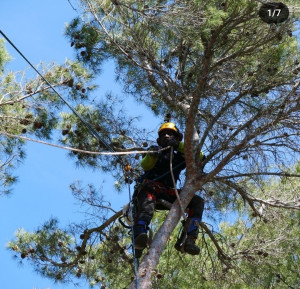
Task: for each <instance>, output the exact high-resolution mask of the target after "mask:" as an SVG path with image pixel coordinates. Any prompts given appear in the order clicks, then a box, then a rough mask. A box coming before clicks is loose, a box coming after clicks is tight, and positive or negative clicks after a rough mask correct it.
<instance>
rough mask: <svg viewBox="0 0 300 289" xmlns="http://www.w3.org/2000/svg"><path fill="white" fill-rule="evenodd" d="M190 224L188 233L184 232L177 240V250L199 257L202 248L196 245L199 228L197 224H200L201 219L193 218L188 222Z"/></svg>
mask: <svg viewBox="0 0 300 289" xmlns="http://www.w3.org/2000/svg"><path fill="white" fill-rule="evenodd" d="M187 222H189V224H190V225H189V229H188V232H187V233H186V232H184V231H183V232H182V233H181V236H180V238H179V239H178V240H177V242H176V244H175V249H176V250H177V251H180V252H182V253H183V252H186V253H188V254H190V255H199V254H200V248H199V247H198V246H196V245H195V241H196V239H197V237H198V232H199V230H198V227H197V226H196V222H200V219H199V218H193V219H189V218H188V220H187Z"/></svg>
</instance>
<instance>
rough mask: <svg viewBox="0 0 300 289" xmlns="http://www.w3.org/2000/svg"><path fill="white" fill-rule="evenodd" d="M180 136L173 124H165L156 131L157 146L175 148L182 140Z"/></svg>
mask: <svg viewBox="0 0 300 289" xmlns="http://www.w3.org/2000/svg"><path fill="white" fill-rule="evenodd" d="M182 137H183V136H182V134H181V133H180V131H179V129H178V128H177V127H176V125H175V124H174V123H173V122H165V123H163V124H162V125H161V126H160V128H159V129H158V139H157V143H158V145H160V146H162V147H167V146H172V147H174V148H177V147H178V145H179V143H180V141H181V140H182Z"/></svg>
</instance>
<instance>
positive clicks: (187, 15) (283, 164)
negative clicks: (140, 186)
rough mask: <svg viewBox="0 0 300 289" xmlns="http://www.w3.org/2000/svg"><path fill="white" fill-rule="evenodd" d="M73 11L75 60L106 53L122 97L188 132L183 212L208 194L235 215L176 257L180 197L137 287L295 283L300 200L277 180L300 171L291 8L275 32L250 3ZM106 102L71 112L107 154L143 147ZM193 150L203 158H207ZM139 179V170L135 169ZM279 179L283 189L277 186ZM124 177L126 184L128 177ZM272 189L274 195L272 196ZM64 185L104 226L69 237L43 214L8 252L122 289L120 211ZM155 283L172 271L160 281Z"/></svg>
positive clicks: (124, 260)
mask: <svg viewBox="0 0 300 289" xmlns="http://www.w3.org/2000/svg"><path fill="white" fill-rule="evenodd" d="M286 2H287V3H286V4H288V5H290V6H293V5H295V3H296V1H286ZM81 4H82V6H83V10H82V11H83V12H82V13H83V14H82V17H80V18H76V19H74V20H73V22H72V23H71V24H70V25H69V27H68V28H67V31H66V34H67V36H68V37H69V38H70V41H71V45H72V46H73V47H74V48H75V49H76V51H77V55H78V60H80V61H82V62H83V63H84V64H85V65H86V67H87V68H88V69H90V70H91V71H93V72H94V73H98V72H100V71H101V65H102V64H103V62H104V61H105V60H106V59H108V58H111V59H113V60H114V61H115V62H116V65H117V69H116V71H118V75H117V79H118V80H119V81H120V83H121V84H122V85H123V87H124V91H125V92H126V93H128V94H131V95H132V96H133V97H134V98H135V99H136V101H138V102H142V103H144V104H146V105H147V106H148V107H149V108H151V109H152V111H153V112H154V114H155V115H157V116H158V117H161V118H162V117H163V115H165V113H167V112H169V113H171V114H172V116H173V117H174V118H175V119H176V120H177V121H178V122H179V124H180V126H181V128H182V129H183V130H184V142H185V159H186V164H187V169H186V175H185V177H184V178H183V182H184V185H183V188H182V191H181V199H182V206H183V207H186V206H187V205H188V203H189V201H190V200H191V198H192V197H193V195H194V194H195V193H196V192H198V191H203V194H204V196H205V199H206V201H207V212H208V213H209V214H210V215H211V216H215V215H217V214H220V213H221V212H224V211H227V212H231V213H234V212H235V213H239V214H240V216H241V217H240V218H239V219H237V221H236V223H235V224H234V225H231V226H230V225H229V224H226V223H224V224H222V226H221V228H220V230H219V232H218V233H215V232H214V230H213V229H211V228H210V227H209V226H207V225H206V224H204V223H202V224H200V227H201V230H202V232H203V236H202V239H201V240H199V242H200V243H201V245H202V246H201V250H202V252H201V256H202V257H201V258H200V259H199V260H198V259H196V258H194V259H191V258H190V257H187V256H185V255H184V256H183V257H182V256H180V255H178V254H177V255H176V254H175V257H173V255H174V249H171V247H172V245H173V243H172V242H173V239H172V238H174V234H173V235H171V234H172V232H173V231H174V229H175V227H176V225H177V224H178V222H179V220H180V216H181V212H180V207H179V204H178V202H175V203H174V205H173V206H172V208H171V210H170V212H169V213H168V215H167V216H166V217H165V218H164V220H163V222H162V224H161V222H160V223H159V225H158V224H157V226H156V227H155V229H156V230H155V231H156V234H155V236H154V238H153V241H152V243H151V246H150V248H149V250H148V252H147V254H145V255H144V257H143V259H142V260H141V264H140V266H139V272H138V277H139V278H138V284H139V288H156V287H155V286H156V285H155V284H156V283H155V282H157V284H158V285H157V288H159V286H161V285H159V282H165V283H163V284H164V286H162V288H173V287H171V285H170V284H176V286H177V287H178V286H179V287H178V288H188V287H189V288H195V287H194V286H195V282H196V281H195V280H197V282H199V288H213V287H214V288H215V287H219V288H259V286H261V288H263V287H264V286H271V285H272V284H274V282H276V284H277V283H278V284H279V285H278V286H286V284H289V286H297V282H298V281H296V280H297V277H298V275H297V273H295V274H292V273H290V272H287V270H286V269H285V268H284V266H285V265H286V264H287V263H288V268H292V272H293V273H294V272H298V271H297V266H298V265H297V258H296V259H295V258H294V256H293V253H292V251H293V252H294V251H295V248H296V246H297V237H296V236H297V235H298V233H299V232H298V231H297V228H295V219H296V220H297V218H299V216H298V215H297V214H296V213H295V211H294V210H299V207H300V204H299V201H298V199H299V192H298V191H297V190H295V189H294V188H287V187H285V191H284V192H286V195H284V194H282V187H281V186H282V185H283V184H287V183H289V184H295V186H296V181H295V178H297V177H299V172H298V171H297V170H296V171H291V170H290V165H291V160H293V161H295V160H297V159H298V156H299V149H298V143H299V96H300V94H299V84H300V79H299V71H300V68H299V60H298V59H299V48H298V43H297V38H296V37H295V36H294V34H293V32H295V31H296V27H297V26H296V21H297V17H298V16H297V15H296V14H292V13H291V15H290V18H289V20H287V21H285V22H283V23H281V24H277V25H275V24H271V25H269V24H266V23H264V22H262V21H261V20H260V19H259V17H257V13H258V10H259V7H260V3H259V2H257V1H251V0H250V1H249V0H247V1H246V0H245V1H237V0H228V1H219V0H216V1H209V2H208V1H201V0H194V1H171V2H170V1H143V2H137V1H131V0H128V1H119V0H114V1H108V0H107V1H101V2H99V1H94V0H82V1H81ZM108 105H109V104H108V103H106V106H104V109H95V108H94V107H92V108H90V107H89V106H85V105H80V106H78V107H77V109H78V110H79V111H80V113H81V114H83V115H84V116H85V117H88V120H89V122H91V123H93V125H97V124H98V123H101V126H100V127H99V131H100V132H101V135H102V136H103V137H104V138H105V139H107V140H108V141H109V142H110V143H111V144H114V145H115V147H116V148H119V149H125V150H126V149H128V148H129V146H130V145H131V144H135V143H137V144H141V140H142V138H141V136H140V135H139V131H138V130H135V129H134V128H133V127H130V129H129V126H128V123H129V122H128V121H129V119H128V117H126V116H124V117H123V119H122V120H119V118H118V117H116V114H114V111H113V107H114V106H112V107H111V108H112V109H110V108H109V106H108ZM91 110H92V111H91ZM116 123H117V124H119V125H115V124H116ZM126 124H127V127H126ZM62 125H63V126H64V127H65V129H67V130H68V132H67V133H65V138H63V139H62V141H63V142H64V144H71V145H73V146H77V147H81V146H82V148H83V149H87V146H92V148H95V147H96V145H97V144H96V143H93V141H92V138H91V139H87V140H85V143H82V141H81V139H82V138H80V134H84V135H86V133H87V131H86V128H85V127H83V126H82V125H81V124H80V122H77V120H76V119H75V118H74V117H73V116H72V115H71V114H67V113H65V114H63V122H62ZM69 129H71V131H72V133H69ZM88 148H90V147H88ZM201 150H202V151H204V152H205V154H206V156H207V157H206V159H205V161H204V162H202V163H201V162H199V159H198V156H199V151H201ZM76 157H77V159H78V162H79V163H80V165H83V166H85V165H89V166H92V167H96V168H102V169H104V170H105V169H106V168H107V165H108V164H109V165H110V166H109V168H110V170H112V171H113V173H114V174H115V175H116V176H117V175H120V171H121V170H122V166H123V164H122V162H120V161H118V160H117V159H113V158H111V157H99V158H97V159H96V160H92V159H91V158H90V156H83V155H77V156H76ZM127 161H129V162H131V164H132V167H135V164H136V163H137V162H136V161H135V160H134V159H133V158H128V159H127ZM204 166H205V172H206V173H207V174H205V175H203V174H202V168H203V167H204ZM138 172H139V168H137V169H136V171H132V174H135V173H138ZM271 177H273V178H271ZM276 178H277V179H276ZM278 178H281V180H282V181H281V182H279V183H276V181H277V182H278ZM283 180H284V182H283ZM272 181H273V182H275V183H274V184H273V183H271V182H272ZM120 182H121V183H122V182H123V183H124V178H123V175H122V177H121V178H120ZM269 187H271V188H273V189H274V188H277V189H276V190H274V191H273V190H272V191H269V190H268V188H269ZM72 190H73V192H74V193H75V195H76V196H77V197H80V196H82V195H84V194H86V195H87V196H90V199H89V203H90V204H91V206H92V207H95V208H96V207H97V206H98V208H100V209H101V210H100V212H98V215H100V216H103V220H104V222H103V225H101V226H99V227H91V225H90V224H85V225H82V226H74V228H73V229H72V230H70V231H66V230H62V229H59V228H58V226H57V222H56V221H54V220H52V221H51V222H49V223H47V224H45V225H43V226H42V227H41V228H40V229H39V230H38V231H37V232H35V233H27V232H20V234H19V235H18V238H17V241H16V242H13V243H12V244H11V248H12V249H13V250H15V251H16V252H18V253H20V254H21V257H22V256H23V257H24V258H27V259H29V260H30V261H31V262H32V264H33V265H34V266H35V268H36V269H37V270H38V271H39V272H41V273H44V274H45V275H46V276H48V277H53V278H55V279H56V280H70V279H71V280H73V279H74V275H75V276H77V277H85V278H87V279H88V280H89V281H90V282H91V284H92V285H93V284H98V285H99V284H100V286H102V287H103V288H104V287H105V286H108V287H109V288H127V287H128V286H129V285H130V283H131V281H132V279H131V277H132V270H133V265H132V262H133V260H132V257H131V255H130V248H129V243H130V240H129V238H128V237H127V236H126V235H125V231H124V230H123V229H122V228H121V227H120V226H119V225H116V224H115V225H114V222H115V220H116V218H117V217H118V216H120V214H121V213H120V212H118V213H115V214H114V217H110V216H111V215H109V214H107V211H106V209H105V205H104V204H103V198H102V196H101V194H100V193H99V192H97V190H95V188H93V187H92V186H90V187H88V188H81V187H80V186H78V185H73V186H72ZM84 192H86V193H84ZM266 192H268V194H269V195H268V194H266ZM278 208H280V209H278ZM291 216H292V218H291ZM279 220H280V222H279ZM296 222H297V221H296ZM279 225H282V226H283V227H279ZM288 229H289V231H287V230H288ZM284 233H286V234H285V235H284ZM99 238H100V241H99ZM168 242H169V243H168ZM109 244H114V245H113V248H110V246H109ZM276 248H277V249H279V252H280V254H279V252H276ZM117 251H119V252H118V253H117V254H116V252H117ZM297 254H298V252H297ZM297 256H298V255H297ZM160 258H161V261H160V263H159V260H160ZM176 258H177V259H176ZM185 258H186V259H185ZM284 258H286V260H285V259H284ZM179 259H180V260H182V259H185V260H182V264H183V265H182V267H181V268H178V267H176V266H177V263H173V260H179ZM284 260H285V261H284ZM41 261H42V262H41ZM277 261H279V262H277ZM276 262H277V264H275V263H276ZM285 262H287V263H285ZM41 264H42V265H41ZM158 264H159V265H158ZM174 264H176V265H174ZM186 264H190V266H189V267H188V270H186V267H187V265H186ZM158 268H159V270H161V271H162V272H164V273H161V272H159V271H158ZM258 268H261V271H259V270H258ZM180 269H182V272H181V271H180ZM172 270H173V271H172ZM199 272H200V273H199ZM154 273H156V274H154ZM168 274H169V275H168ZM162 276H167V278H166V280H165V281H164V278H161V277H162ZM264 276H267V278H265V279H264ZM135 284H136V283H135V281H133V282H132V283H131V285H130V288H135ZM168 284H169V285H168ZM179 284H180V285H179ZM282 284H283V285H282ZM197 286H198V285H197ZM222 286H223V287H222ZM276 286H277V285H276ZM102 287H101V288H102Z"/></svg>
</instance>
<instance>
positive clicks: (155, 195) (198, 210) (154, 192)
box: [135, 180, 204, 225]
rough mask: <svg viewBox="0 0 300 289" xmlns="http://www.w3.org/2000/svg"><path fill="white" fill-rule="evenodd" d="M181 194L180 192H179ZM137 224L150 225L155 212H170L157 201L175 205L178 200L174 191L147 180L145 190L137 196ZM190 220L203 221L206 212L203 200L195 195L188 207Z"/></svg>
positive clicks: (137, 193) (161, 184)
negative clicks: (141, 222) (139, 222)
mask: <svg viewBox="0 0 300 289" xmlns="http://www.w3.org/2000/svg"><path fill="white" fill-rule="evenodd" d="M178 193H179V194H180V191H179V190H178ZM135 198H136V199H135V201H136V206H135V223H136V222H137V221H145V222H146V223H147V224H148V225H149V224H150V222H151V219H152V217H153V215H154V211H155V210H168V208H166V207H165V206H163V205H161V204H157V202H156V201H157V199H162V200H166V201H167V202H169V203H174V202H175V201H176V199H177V197H176V193H175V190H174V189H170V188H167V187H166V186H165V185H164V184H163V183H160V182H152V181H150V180H149V181H148V180H145V181H144V186H143V188H142V189H141V190H140V191H139V192H136V194H135ZM187 209H188V217H189V218H199V219H200V220H201V219H202V214H203V210H204V200H203V198H201V197H199V196H197V195H195V196H194V197H193V198H192V200H191V201H190V203H189V205H188V206H187Z"/></svg>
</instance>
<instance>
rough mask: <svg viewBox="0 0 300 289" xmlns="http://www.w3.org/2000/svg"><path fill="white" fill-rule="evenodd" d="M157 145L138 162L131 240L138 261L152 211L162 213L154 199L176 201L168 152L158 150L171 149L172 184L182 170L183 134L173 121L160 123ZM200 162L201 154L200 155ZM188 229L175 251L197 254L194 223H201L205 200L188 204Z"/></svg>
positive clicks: (145, 240)
mask: <svg viewBox="0 0 300 289" xmlns="http://www.w3.org/2000/svg"><path fill="white" fill-rule="evenodd" d="M158 136H159V137H158V139H157V144H158V146H151V147H150V148H149V150H151V151H155V153H147V154H146V156H145V157H144V158H143V159H142V161H141V166H142V168H143V169H144V171H145V173H144V174H143V175H142V176H141V178H140V180H139V182H138V185H137V186H136V190H135V194H134V202H135V219H134V226H133V231H134V241H135V248H136V250H135V253H136V256H137V258H139V257H140V256H141V254H142V251H143V249H144V248H145V247H146V246H147V242H148V235H147V229H148V225H149V224H150V222H151V219H152V217H153V214H154V210H155V209H158V210H163V209H166V207H164V206H162V205H160V204H157V203H156V200H157V199H163V200H166V201H168V202H169V203H173V202H174V201H175V200H176V199H177V198H176V194H175V189H174V183H173V181H172V176H171V174H170V157H171V152H170V149H166V150H163V151H161V150H160V149H161V148H165V147H168V146H172V147H173V150H174V151H173V159H172V168H173V170H172V171H173V175H174V179H175V183H176V182H177V180H178V179H179V175H180V172H181V171H182V170H184V169H185V167H186V164H185V159H184V143H183V142H182V137H183V136H182V134H181V133H180V131H179V129H178V128H177V127H176V125H175V124H174V123H172V122H166V123H163V124H162V125H161V126H160V128H159V130H158ZM200 158H201V160H203V158H204V155H203V153H202V152H201V156H200ZM187 208H188V218H187V220H186V221H187V222H189V224H190V225H189V227H188V230H187V232H184V231H183V233H182V234H181V236H180V238H179V239H178V241H177V242H176V244H175V248H176V250H178V251H181V252H186V253H189V254H191V255H198V254H199V253H200V249H199V247H197V246H196V245H195V240H196V238H197V236H198V226H197V222H200V221H201V218H202V213H203V209H204V200H203V199H202V198H201V197H199V196H197V195H195V196H194V197H193V198H192V200H191V202H190V203H189V205H188V207H187Z"/></svg>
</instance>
